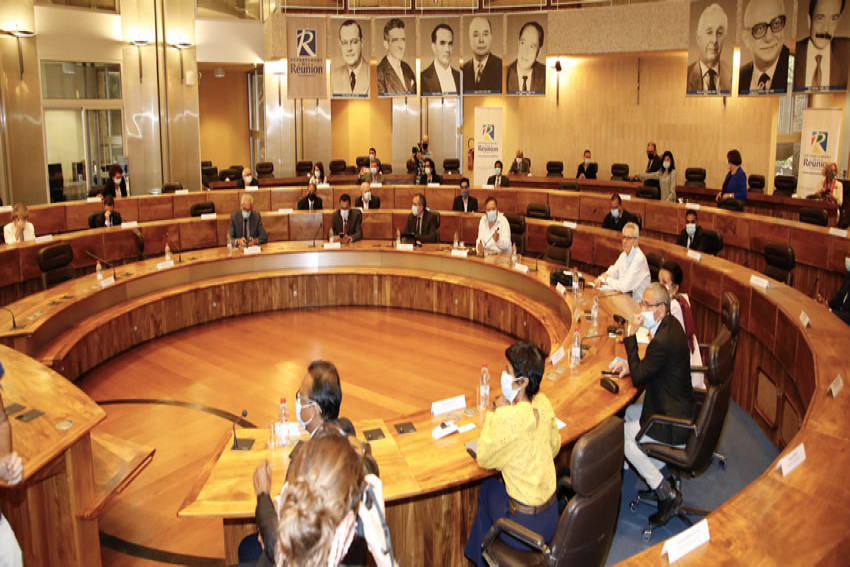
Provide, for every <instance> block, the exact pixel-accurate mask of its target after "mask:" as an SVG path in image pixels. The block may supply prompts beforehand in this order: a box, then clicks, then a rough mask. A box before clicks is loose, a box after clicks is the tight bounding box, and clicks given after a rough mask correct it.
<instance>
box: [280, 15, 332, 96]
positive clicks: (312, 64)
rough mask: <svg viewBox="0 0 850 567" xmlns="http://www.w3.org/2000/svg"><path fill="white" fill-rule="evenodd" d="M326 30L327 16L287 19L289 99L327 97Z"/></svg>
mask: <svg viewBox="0 0 850 567" xmlns="http://www.w3.org/2000/svg"><path fill="white" fill-rule="evenodd" d="M326 29H327V24H326V21H325V17H324V16H300V17H289V18H286V55H287V59H288V60H289V62H288V63H289V76H288V77H287V88H286V98H287V99H289V100H295V99H299V98H327V96H328V90H327V89H328V79H327V76H326V75H325V58H326V57H327V54H326V51H325V33H326Z"/></svg>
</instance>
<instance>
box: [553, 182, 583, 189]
mask: <svg viewBox="0 0 850 567" xmlns="http://www.w3.org/2000/svg"><path fill="white" fill-rule="evenodd" d="M558 189H560V190H561V191H580V190H581V189H580V187H579V184H578V181H561V182H560V183H558Z"/></svg>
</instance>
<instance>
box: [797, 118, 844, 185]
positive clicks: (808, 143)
mask: <svg viewBox="0 0 850 567" xmlns="http://www.w3.org/2000/svg"><path fill="white" fill-rule="evenodd" d="M840 141H841V109H840V108H806V109H804V110H803V130H802V132H801V134H800V165H799V167H798V169H797V194H798V195H799V196H800V197H805V196H807V195H811V194H812V193H816V192H817V191H819V190H820V188H821V185H822V184H823V168H824V166H825V165H826V164H827V163H829V162H832V161H834V162H836V163H838V150H839V146H838V144H839V142H840Z"/></svg>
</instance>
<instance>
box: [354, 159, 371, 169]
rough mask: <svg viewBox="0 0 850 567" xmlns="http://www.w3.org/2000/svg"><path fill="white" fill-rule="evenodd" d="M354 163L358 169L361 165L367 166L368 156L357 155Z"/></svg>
mask: <svg viewBox="0 0 850 567" xmlns="http://www.w3.org/2000/svg"><path fill="white" fill-rule="evenodd" d="M354 165H356V166H357V170H358V171H359V170H360V168H361V167H369V156H357V157H356V158H354Z"/></svg>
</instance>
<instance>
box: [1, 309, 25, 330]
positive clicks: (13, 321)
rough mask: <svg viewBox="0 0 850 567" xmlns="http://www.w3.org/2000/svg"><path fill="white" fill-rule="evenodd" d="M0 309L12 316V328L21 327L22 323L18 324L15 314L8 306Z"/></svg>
mask: <svg viewBox="0 0 850 567" xmlns="http://www.w3.org/2000/svg"><path fill="white" fill-rule="evenodd" d="M0 309H2V310H3V311H6V312H7V313H8V314H9V315H11V316H12V330H15V329H22V328H23V325H20V326H18V323H17V322H16V321H15V314H14V313H12V310H11V309H9V308H8V307H0Z"/></svg>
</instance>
